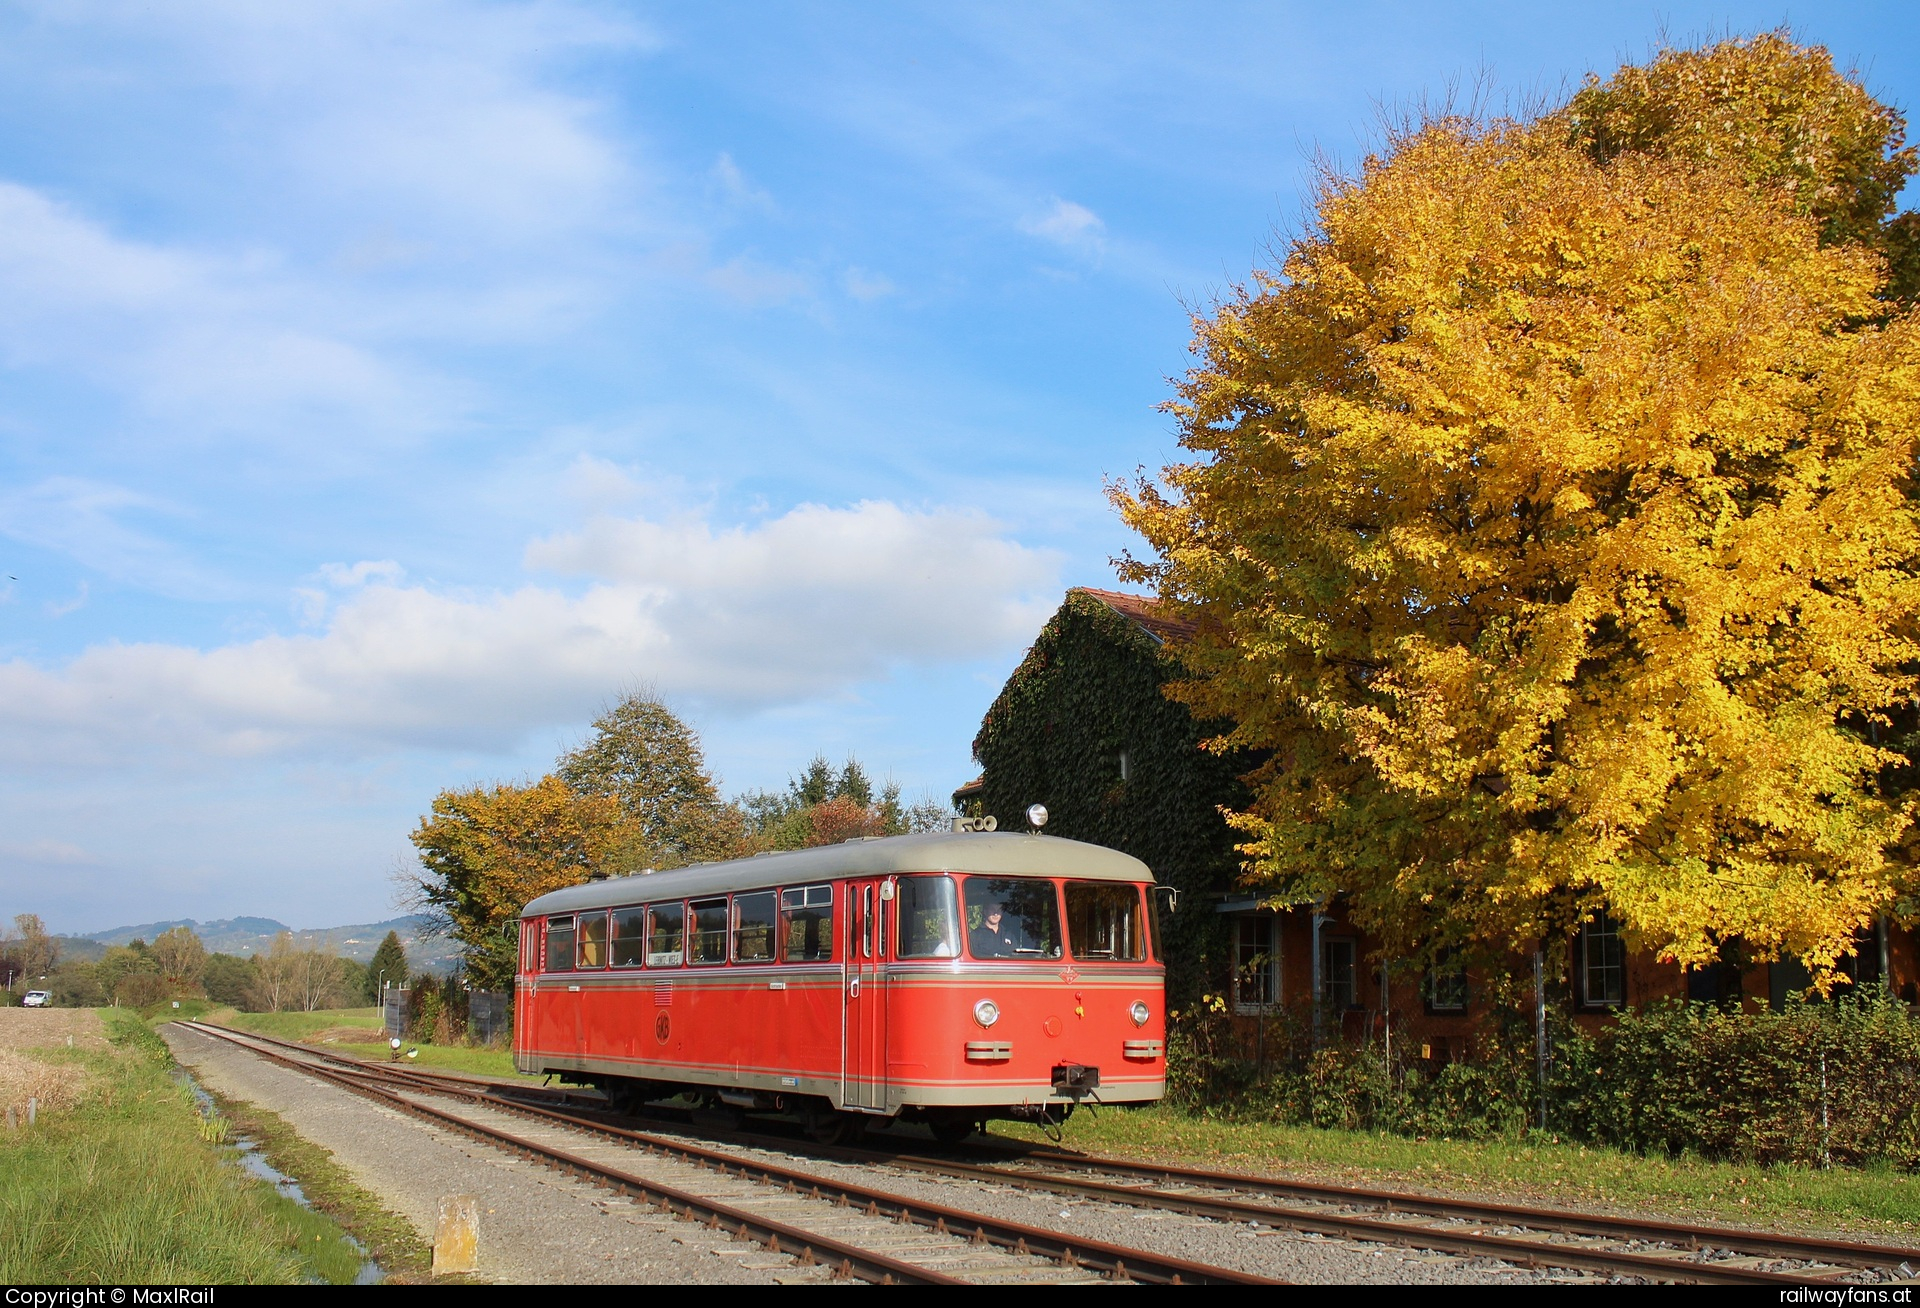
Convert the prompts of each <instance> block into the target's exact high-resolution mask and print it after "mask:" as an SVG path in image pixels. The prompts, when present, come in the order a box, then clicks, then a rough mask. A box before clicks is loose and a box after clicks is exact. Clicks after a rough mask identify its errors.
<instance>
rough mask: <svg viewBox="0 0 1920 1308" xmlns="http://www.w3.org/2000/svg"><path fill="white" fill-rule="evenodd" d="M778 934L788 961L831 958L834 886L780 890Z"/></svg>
mask: <svg viewBox="0 0 1920 1308" xmlns="http://www.w3.org/2000/svg"><path fill="white" fill-rule="evenodd" d="M780 937H781V939H782V940H784V941H785V942H786V943H785V944H784V945H783V946H782V949H783V956H784V957H785V958H786V960H787V961H788V962H789V963H824V962H827V961H829V960H831V959H832V958H833V887H832V886H795V887H793V888H792V889H790V890H783V891H781V892H780Z"/></svg>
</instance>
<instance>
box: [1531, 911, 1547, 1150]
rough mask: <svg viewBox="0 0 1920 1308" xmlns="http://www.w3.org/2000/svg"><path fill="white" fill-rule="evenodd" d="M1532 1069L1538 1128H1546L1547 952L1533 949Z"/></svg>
mask: <svg viewBox="0 0 1920 1308" xmlns="http://www.w3.org/2000/svg"><path fill="white" fill-rule="evenodd" d="M1533 1064H1534V1067H1533V1071H1534V1077H1535V1079H1536V1080H1537V1082H1538V1083H1539V1086H1540V1129H1541V1130H1542V1131H1544V1130H1546V1129H1547V954H1546V950H1545V949H1536V950H1534V951H1533Z"/></svg>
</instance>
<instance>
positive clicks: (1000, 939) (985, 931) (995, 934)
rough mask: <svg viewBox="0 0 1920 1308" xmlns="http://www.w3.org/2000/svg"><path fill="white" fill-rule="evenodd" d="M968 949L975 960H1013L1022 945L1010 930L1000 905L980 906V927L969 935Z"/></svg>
mask: <svg viewBox="0 0 1920 1308" xmlns="http://www.w3.org/2000/svg"><path fill="white" fill-rule="evenodd" d="M967 947H968V948H969V949H971V950H972V951H973V956H974V957H975V958H1012V957H1013V955H1014V952H1015V951H1016V950H1018V949H1019V947H1020V945H1019V942H1018V941H1017V940H1015V939H1014V938H1013V933H1012V931H1011V930H1009V929H1008V923H1007V919H1006V912H1005V910H1004V909H1002V908H1001V906H1000V905H998V904H992V903H989V904H982V905H981V906H980V925H979V926H977V927H975V928H974V929H973V930H972V931H969V932H968V933H967Z"/></svg>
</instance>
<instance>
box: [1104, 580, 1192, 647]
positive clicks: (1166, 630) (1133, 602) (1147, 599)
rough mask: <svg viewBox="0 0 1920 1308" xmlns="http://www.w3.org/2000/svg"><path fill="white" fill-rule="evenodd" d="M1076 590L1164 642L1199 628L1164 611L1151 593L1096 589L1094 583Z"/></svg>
mask: <svg viewBox="0 0 1920 1308" xmlns="http://www.w3.org/2000/svg"><path fill="white" fill-rule="evenodd" d="M1073 589H1074V590H1077V591H1079V592H1080V593H1081V594H1083V595H1091V596H1093V598H1095V599H1097V600H1099V601H1100V602H1101V603H1102V604H1105V605H1106V606H1107V607H1108V608H1110V609H1112V610H1113V611H1114V612H1115V613H1118V614H1119V615H1120V616H1121V617H1123V618H1126V619H1128V620H1129V621H1131V622H1135V623H1137V624H1139V626H1140V627H1141V628H1142V629H1143V630H1144V631H1145V632H1146V633H1147V634H1148V635H1149V636H1152V637H1153V638H1154V639H1155V640H1157V641H1159V642H1160V643H1161V644H1165V643H1166V642H1167V641H1169V640H1185V639H1186V638H1187V637H1189V636H1191V635H1193V633H1194V632H1195V631H1196V630H1198V628H1196V627H1195V626H1194V624H1193V623H1191V622H1187V621H1185V620H1183V619H1180V618H1170V617H1167V616H1165V615H1164V614H1163V613H1162V612H1161V609H1162V607H1163V606H1162V605H1161V603H1160V601H1159V600H1157V599H1154V598H1153V597H1151V596H1149V595H1123V594H1121V593H1120V592H1119V591H1117V590H1095V589H1094V588H1093V587H1091V586H1075V587H1074V588H1073Z"/></svg>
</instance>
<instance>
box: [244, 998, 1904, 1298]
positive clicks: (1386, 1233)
mask: <svg viewBox="0 0 1920 1308" xmlns="http://www.w3.org/2000/svg"><path fill="white" fill-rule="evenodd" d="M215 1029H217V1028H215ZM228 1034H237V1033H228ZM247 1038H249V1039H253V1040H259V1041H266V1040H267V1039H268V1038H266V1037H247ZM270 1043H273V1044H276V1045H279V1046H282V1047H284V1048H287V1049H292V1050H298V1051H299V1052H300V1053H301V1054H302V1055H304V1056H306V1057H308V1058H321V1059H326V1060H330V1061H331V1062H333V1063H335V1064H343V1065H347V1066H351V1067H354V1068H360V1069H373V1070H375V1071H377V1072H378V1073H382V1074H386V1075H389V1076H391V1077H393V1078H395V1079H398V1080H400V1081H403V1082H405V1083H407V1084H410V1085H415V1086H421V1087H431V1086H439V1087H450V1088H453V1089H454V1090H455V1092H457V1093H460V1094H465V1095H472V1096H478V1097H480V1098H483V1099H485V1100H487V1101H489V1102H496V1103H498V1102H508V1101H516V1100H517V1101H519V1102H521V1103H524V1104H526V1105H527V1106H528V1107H540V1108H541V1111H544V1112H548V1113H553V1114H555V1115H557V1116H558V1117H561V1118H564V1119H566V1120H568V1121H571V1122H574V1123H579V1124H582V1125H585V1126H590V1127H591V1128H592V1129H594V1130H598V1131H603V1132H609V1133H614V1134H621V1135H626V1136H631V1137H640V1136H641V1135H642V1133H639V1132H634V1131H631V1130H630V1129H628V1127H626V1126H625V1125H624V1123H627V1122H631V1121H632V1119H631V1118H621V1117H616V1116H615V1115H613V1114H611V1113H608V1112H605V1111H604V1110H603V1108H602V1109H596V1102H597V1101H598V1100H599V1096H598V1095H597V1094H595V1093H594V1092H581V1091H569V1090H554V1089H548V1088H543V1087H535V1086H518V1085H513V1084H511V1083H504V1082H498V1081H493V1080H490V1079H486V1078H475V1077H462V1076H459V1075H458V1074H449V1073H437V1072H425V1071H422V1070H420V1069H416V1068H396V1067H390V1066H385V1065H381V1064H367V1063H363V1062H361V1061H360V1060H356V1059H350V1058H346V1057H344V1056H342V1055H337V1054H329V1053H326V1052H324V1051H319V1050H315V1049H313V1048H312V1047H311V1046H304V1045H291V1044H289V1043H288V1042H283V1041H272V1042H270ZM674 1129H675V1130H676V1131H683V1130H685V1129H686V1128H685V1127H684V1126H682V1125H678V1124H676V1125H675V1127H674ZM645 1138H647V1139H648V1140H650V1141H652V1140H660V1139H662V1138H661V1137H645ZM719 1139H720V1140H721V1142H723V1143H726V1144H728V1145H733V1146H746V1147H752V1148H760V1149H776V1150H782V1151H786V1152H791V1151H793V1150H794V1149H795V1148H796V1147H797V1142H796V1141H794V1140H792V1139H787V1138H781V1137H773V1136H766V1135H749V1134H744V1133H737V1132H736V1133H724V1134H723V1135H722V1136H720V1137H719ZM676 1147H683V1148H684V1147H690V1146H685V1145H684V1144H679V1145H677V1146H676ZM804 1148H805V1149H806V1150H807V1151H808V1152H809V1153H811V1154H813V1155H815V1156H818V1157H821V1158H823V1159H831V1160H834V1161H838V1162H843V1163H850V1164H855V1165H864V1166H885V1167H892V1168H897V1169H901V1170H904V1171H908V1172H913V1173H919V1174H923V1175H936V1176H942V1177H946V1178H950V1179H958V1180H969V1181H975V1182H980V1183H985V1184H992V1185H998V1186H1005V1187H1009V1188H1015V1189H1025V1190H1039V1191H1046V1192H1050V1193H1056V1194H1061V1195H1066V1196H1073V1197H1078V1198H1083V1199H1092V1200H1097V1201H1100V1202H1105V1203H1112V1204H1120V1205H1125V1206H1130V1207H1137V1208H1149V1209H1158V1210H1162V1211H1171V1212H1177V1213H1184V1214H1187V1215H1190V1216H1196V1217H1204V1218H1210V1219H1213V1220H1217V1221H1225V1222H1237V1223H1245V1224H1251V1225H1255V1226H1264V1227H1279V1228H1286V1229H1292V1230H1298V1231H1305V1232H1313V1233H1317V1234H1320V1235H1325V1236H1331V1237H1336V1238H1343V1239H1359V1240H1365V1241H1370V1242H1377V1243H1385V1244H1392V1245H1398V1246H1402V1247H1413V1248H1419V1249H1432V1250H1436V1251H1440V1252H1445V1253H1453V1254H1458V1255H1462V1256H1481V1257H1491V1258H1497V1259H1500V1260H1502V1261H1504V1262H1509V1263H1514V1264H1517V1265H1520V1266H1527V1267H1543V1266H1545V1267H1566V1268H1572V1269H1578V1270H1582V1271H1588V1272H1599V1273H1603V1274H1607V1275H1613V1276H1630V1277H1635V1278H1639V1279H1645V1280H1653V1281H1682V1282H1693V1283H1705V1284H1744V1285H1753V1284H1770V1285H1808V1284H1838V1283H1845V1282H1848V1281H1862V1280H1867V1281H1874V1282H1878V1283H1886V1282H1887V1281H1889V1280H1893V1279H1905V1280H1911V1279H1913V1277H1914V1269H1915V1268H1920V1249H1916V1248H1912V1247H1899V1246H1887V1245H1874V1244H1868V1243H1863V1242H1856V1241H1847V1240H1833V1239H1825V1238H1820V1237H1807V1236H1793V1235H1782V1234H1777V1233H1774V1232H1768V1231H1755V1230H1745V1229H1740V1228H1732V1227H1721V1226H1711V1225H1697V1224H1689V1223H1679V1222H1666V1221H1659V1220H1654V1219H1646V1218H1631V1217H1617V1216H1612V1215H1607V1214H1598V1213H1582V1212H1573V1211H1567V1210H1559V1209H1549V1208H1539V1207H1532V1206H1526V1205H1517V1204H1501V1203H1491V1202H1483V1201H1477V1200H1463V1199H1453V1198H1445V1197H1438V1196H1431V1195H1421V1194H1415V1193H1410V1192H1404V1191H1392V1190H1378V1189H1370V1188H1365V1187H1356V1186H1339V1185H1329V1184H1321V1183H1313V1182H1300V1181H1289V1180H1283V1179H1278V1178H1271V1177H1260V1176H1251V1175H1246V1174H1243V1173H1232V1172H1221V1171H1211V1170H1207V1169H1201V1168H1189V1167H1177V1166H1168V1165H1161V1164H1152V1163H1143V1162H1139V1161H1136V1160H1130V1159H1118V1158H1102V1157H1093V1156H1088V1155H1083V1154H1075V1153H1071V1152H1067V1151H1060V1150H1045V1149H1041V1150H1025V1151H1021V1152H1019V1153H1017V1154H1009V1156H1007V1157H1006V1158H1005V1159H1003V1160H1002V1161H998V1162H989V1163H981V1162H977V1161H960V1160H957V1159H955V1158H952V1157H948V1156H944V1155H939V1154H920V1153H914V1152H911V1151H908V1150H888V1149H876V1148H847V1147H827V1146H817V1145H808V1146H804ZM974 1152H975V1154H976V1156H977V1153H978V1152H980V1151H974ZM731 1157H732V1158H735V1159H737V1158H738V1155H732V1156H731ZM1055 1238H1056V1239H1057V1238H1059V1237H1058V1236H1057V1235H1056V1236H1055Z"/></svg>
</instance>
